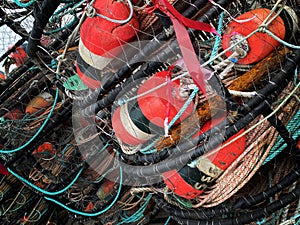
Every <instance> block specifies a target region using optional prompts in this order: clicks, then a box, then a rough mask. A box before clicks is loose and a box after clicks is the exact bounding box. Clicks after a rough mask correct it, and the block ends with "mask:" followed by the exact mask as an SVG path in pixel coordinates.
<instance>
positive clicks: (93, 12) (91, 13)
mask: <svg viewBox="0 0 300 225" xmlns="http://www.w3.org/2000/svg"><path fill="white" fill-rule="evenodd" d="M86 15H87V16H88V17H90V18H93V17H95V16H96V9H95V8H94V7H93V6H92V5H87V6H86Z"/></svg>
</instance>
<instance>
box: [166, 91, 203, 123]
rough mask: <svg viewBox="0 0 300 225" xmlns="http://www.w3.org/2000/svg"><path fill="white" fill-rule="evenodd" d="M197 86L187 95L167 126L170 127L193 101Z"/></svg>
mask: <svg viewBox="0 0 300 225" xmlns="http://www.w3.org/2000/svg"><path fill="white" fill-rule="evenodd" d="M198 90H199V88H198V87H196V88H195V89H194V90H193V92H192V94H191V95H190V96H189V98H188V100H187V101H186V102H185V103H184V105H183V106H182V108H181V109H180V110H179V111H178V113H177V114H176V116H174V118H173V119H172V120H171V122H170V123H169V124H168V128H169V129H170V128H171V127H172V126H173V125H174V123H175V122H176V121H177V120H178V119H179V117H181V115H182V114H183V113H184V111H185V110H186V109H187V107H188V106H189V104H190V103H191V102H192V101H193V99H194V97H195V95H196V94H197V92H198Z"/></svg>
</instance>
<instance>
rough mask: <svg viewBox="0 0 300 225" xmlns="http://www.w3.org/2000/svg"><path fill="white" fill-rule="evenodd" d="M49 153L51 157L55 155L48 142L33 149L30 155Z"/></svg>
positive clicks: (52, 147)
mask: <svg viewBox="0 0 300 225" xmlns="http://www.w3.org/2000/svg"><path fill="white" fill-rule="evenodd" d="M46 152H48V153H50V154H51V155H55V153H56V151H55V148H54V146H53V145H52V144H51V143H50V142H44V143H43V144H41V145H40V146H39V147H38V148H37V149H35V150H34V151H33V152H32V153H33V154H34V155H39V154H43V153H46Z"/></svg>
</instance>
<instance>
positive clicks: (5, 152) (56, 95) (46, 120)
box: [0, 88, 58, 154]
mask: <svg viewBox="0 0 300 225" xmlns="http://www.w3.org/2000/svg"><path fill="white" fill-rule="evenodd" d="M57 99H58V88H56V93H55V98H54V102H53V105H52V108H51V110H50V112H49V114H48V116H47V118H46V119H45V121H44V122H43V124H42V125H41V127H40V128H39V129H38V131H37V132H36V133H35V134H34V135H33V136H32V137H31V138H30V139H29V141H28V142H26V143H25V144H24V145H22V146H20V147H18V148H16V149H12V150H7V149H5V150H0V153H3V154H10V153H14V152H17V151H20V150H22V149H23V148H25V147H26V146H27V145H29V144H30V143H31V142H32V141H33V140H34V139H35V138H36V137H37V136H38V135H39V134H40V133H41V131H42V130H43V129H44V127H45V126H46V124H47V123H48V121H49V120H50V117H51V116H52V113H53V111H54V109H55V106H56V103H57Z"/></svg>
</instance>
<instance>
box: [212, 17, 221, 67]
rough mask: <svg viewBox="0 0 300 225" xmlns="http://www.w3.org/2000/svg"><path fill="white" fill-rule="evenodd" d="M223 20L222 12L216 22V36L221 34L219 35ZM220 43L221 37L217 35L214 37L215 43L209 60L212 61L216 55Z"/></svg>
mask: <svg viewBox="0 0 300 225" xmlns="http://www.w3.org/2000/svg"><path fill="white" fill-rule="evenodd" d="M223 19H224V12H222V13H221V14H220V17H219V21H218V34H221V33H222V29H223ZM220 42H221V36H220V35H217V36H216V41H215V44H214V47H213V50H212V52H211V55H210V58H209V60H212V59H213V58H214V57H215V56H216V55H217V52H218V48H219V45H220ZM210 64H212V62H211V63H210Z"/></svg>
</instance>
